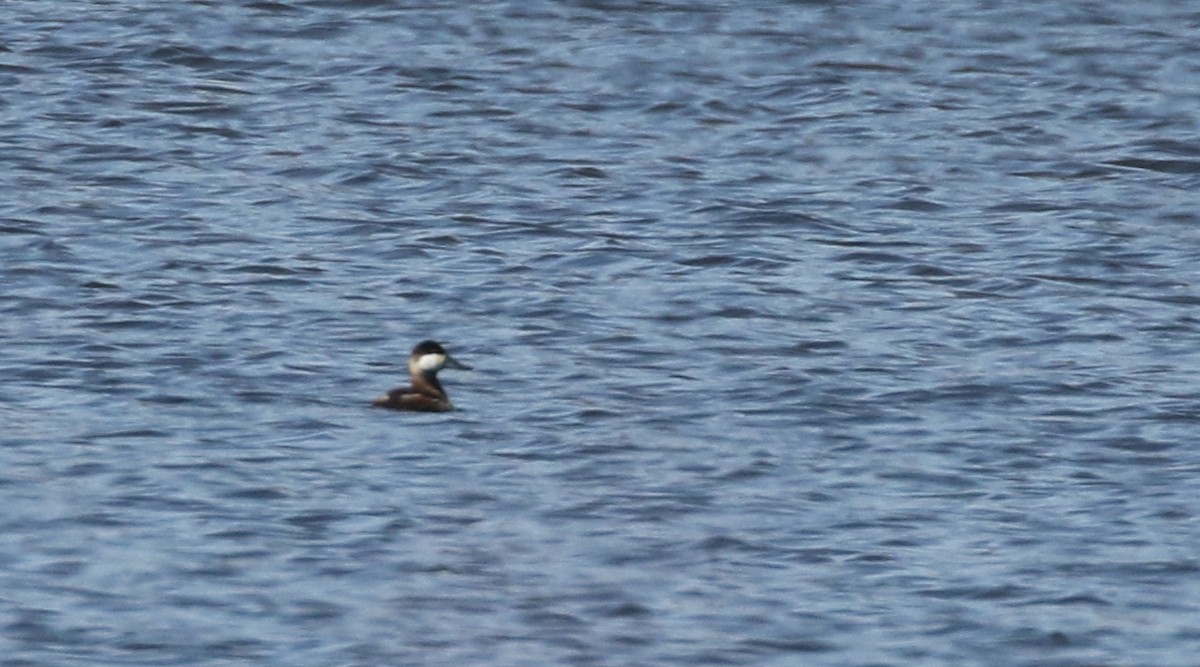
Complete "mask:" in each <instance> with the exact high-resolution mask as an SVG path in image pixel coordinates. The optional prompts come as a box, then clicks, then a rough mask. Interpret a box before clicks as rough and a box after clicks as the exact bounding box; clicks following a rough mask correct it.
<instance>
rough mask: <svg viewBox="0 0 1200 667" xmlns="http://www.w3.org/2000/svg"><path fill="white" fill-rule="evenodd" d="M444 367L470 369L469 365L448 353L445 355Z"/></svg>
mask: <svg viewBox="0 0 1200 667" xmlns="http://www.w3.org/2000/svg"><path fill="white" fill-rule="evenodd" d="M446 368H457V369H459V370H462V371H469V370H471V367H470V366H468V365H466V364H464V363H463V362H461V361H459V360H458V359H455V358H454V357H452V356H450V355H448V354H447V355H446Z"/></svg>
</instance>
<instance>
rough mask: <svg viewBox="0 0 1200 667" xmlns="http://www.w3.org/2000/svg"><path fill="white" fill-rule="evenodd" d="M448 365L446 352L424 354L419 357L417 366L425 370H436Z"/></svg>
mask: <svg viewBox="0 0 1200 667" xmlns="http://www.w3.org/2000/svg"><path fill="white" fill-rule="evenodd" d="M445 365H446V355H444V354H422V355H421V356H419V357H417V368H420V369H421V370H423V371H436V370H438V369H439V368H441V367H442V366H445Z"/></svg>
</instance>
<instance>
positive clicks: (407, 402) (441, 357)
mask: <svg viewBox="0 0 1200 667" xmlns="http://www.w3.org/2000/svg"><path fill="white" fill-rule="evenodd" d="M443 368H457V369H461V370H470V369H471V367H470V366H468V365H466V364H464V363H462V362H460V361H458V360H457V359H455V358H454V357H452V356H450V353H449V352H447V351H446V348H444V347H442V345H441V343H438V342H437V341H434V340H423V341H421V342H420V343H417V345H416V347H414V348H413V349H412V354H410V355H409V356H408V374H409V376H410V377H411V378H412V384H410V385H409V386H407V387H396V388H395V389H393V390H391V391H389V392H388V393H386V394H383V395H382V396H380V397H379V398H376V399H375V400H374V401H372V402H371V405H373V406H375V407H377V408H389V409H392V410H409V411H416V412H449V411H451V410H453V409H454V404H453V403H451V402H450V397H449V396H448V395H446V390H445V389H443V388H442V383H441V382H438V378H437V374H438V371H440V370H442V369H443Z"/></svg>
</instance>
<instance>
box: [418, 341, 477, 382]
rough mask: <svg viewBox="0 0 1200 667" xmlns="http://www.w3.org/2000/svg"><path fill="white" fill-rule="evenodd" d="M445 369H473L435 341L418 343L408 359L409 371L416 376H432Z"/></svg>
mask: <svg viewBox="0 0 1200 667" xmlns="http://www.w3.org/2000/svg"><path fill="white" fill-rule="evenodd" d="M443 368H459V369H462V370H470V369H471V367H470V366H468V365H466V364H464V363H462V362H460V361H459V360H457V359H455V358H454V357H452V356H450V353H449V352H447V351H446V348H444V347H442V346H441V344H440V343H438V342H437V341H433V340H423V341H421V342H420V343H417V346H416V347H414V348H413V351H412V354H411V355H409V357H408V370H409V371H411V372H412V373H414V374H416V373H428V374H431V375H432V374H434V373H437V372H438V371H440V370H442V369H443Z"/></svg>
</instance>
